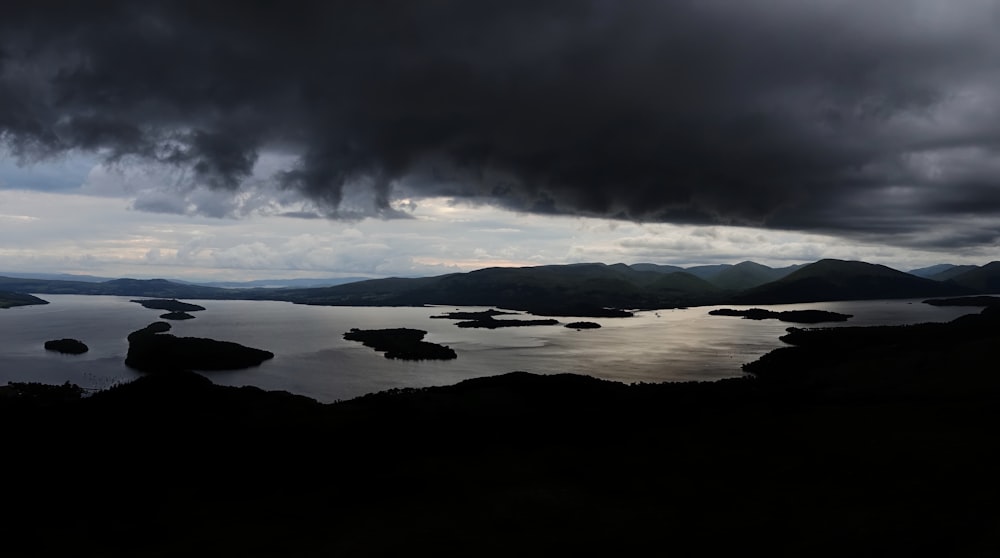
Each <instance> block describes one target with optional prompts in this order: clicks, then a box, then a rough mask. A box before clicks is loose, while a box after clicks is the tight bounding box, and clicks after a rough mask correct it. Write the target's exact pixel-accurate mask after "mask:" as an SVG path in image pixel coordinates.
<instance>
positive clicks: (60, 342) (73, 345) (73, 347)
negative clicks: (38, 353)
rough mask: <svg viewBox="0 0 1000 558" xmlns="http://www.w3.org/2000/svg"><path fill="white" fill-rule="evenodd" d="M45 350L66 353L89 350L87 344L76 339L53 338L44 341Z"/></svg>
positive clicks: (80, 353)
mask: <svg viewBox="0 0 1000 558" xmlns="http://www.w3.org/2000/svg"><path fill="white" fill-rule="evenodd" d="M45 350H47V351H56V352H58V353H65V354H68V355H82V354H83V353H85V352H87V351H89V350H90V347H87V344H86V343H84V342H83V341H80V340H78V339H53V340H52V341H46V342H45Z"/></svg>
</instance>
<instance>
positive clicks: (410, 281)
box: [0, 260, 1000, 316]
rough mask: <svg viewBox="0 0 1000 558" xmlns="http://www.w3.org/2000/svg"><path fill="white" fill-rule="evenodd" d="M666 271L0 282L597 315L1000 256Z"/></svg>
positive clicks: (908, 288) (864, 286) (914, 294)
mask: <svg viewBox="0 0 1000 558" xmlns="http://www.w3.org/2000/svg"><path fill="white" fill-rule="evenodd" d="M958 267H961V266H955V268H948V269H946V270H945V271H944V272H950V271H953V270H954V269H957V268H958ZM675 269H677V270H680V269H682V268H678V267H675V266H660V265H657V264H634V265H631V266H630V265H626V264H623V263H618V264H611V265H608V264H603V263H579V264H569V265H545V266H536V267H519V268H511V267H493V268H486V269H480V270H476V271H471V272H468V273H451V274H447V275H439V276H436V277H418V278H399V277H392V278H386V279H368V280H361V281H354V282H350V283H345V284H341V285H334V286H328V287H307V288H222V287H216V286H204V285H195V284H190V283H178V282H175V281H167V280H164V279H113V280H109V281H103V282H89V281H63V280H45V279H26V278H14V277H0V290H4V291H11V292H21V293H38V294H85V295H118V296H135V297H150V298H163V299H220V300H234V299H241V300H283V301H289V302H294V303H299V304H314V305H327V306H420V305H454V306H499V307H503V308H508V309H512V310H523V311H528V312H532V313H536V314H541V315H551V316H601V315H607V314H606V310H605V309H607V308H612V309H624V310H628V309H654V308H674V307H679V306H703V305H709V304H722V303H732V304H741V303H742V304H775V303H791V302H817V301H824V300H851V299H880V298H931V297H946V296H961V295H968V294H981V293H987V292H1000V262H993V263H991V264H988V265H986V266H983V267H982V268H974V269H972V270H969V271H967V272H966V273H962V274H960V275H959V276H957V277H955V278H954V279H953V280H949V281H935V280H932V279H927V278H922V277H917V276H915V275H911V274H909V273H903V272H901V271H896V270H894V269H890V268H888V267H885V266H881V265H873V264H869V263H865V262H849V261H841V260H821V261H819V262H816V263H813V264H809V265H804V266H789V267H784V268H770V267H768V266H765V265H761V264H758V263H754V262H749V261H747V262H741V263H739V264H736V265H717V266H696V267H693V268H690V269H688V270H684V271H674V270H675ZM698 274H701V275H704V276H708V277H709V279H707V280H706V279H704V278H701V277H698ZM246 284H249V283H246Z"/></svg>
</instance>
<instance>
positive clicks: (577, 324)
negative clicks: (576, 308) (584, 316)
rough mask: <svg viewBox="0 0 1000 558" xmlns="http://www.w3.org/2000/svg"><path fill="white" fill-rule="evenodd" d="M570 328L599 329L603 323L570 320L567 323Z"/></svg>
mask: <svg viewBox="0 0 1000 558" xmlns="http://www.w3.org/2000/svg"><path fill="white" fill-rule="evenodd" d="M566 327H568V328H570V329H599V328H600V327H601V324H599V323H596V322H570V323H568V324H566Z"/></svg>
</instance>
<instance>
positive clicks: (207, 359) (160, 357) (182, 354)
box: [125, 322, 274, 372]
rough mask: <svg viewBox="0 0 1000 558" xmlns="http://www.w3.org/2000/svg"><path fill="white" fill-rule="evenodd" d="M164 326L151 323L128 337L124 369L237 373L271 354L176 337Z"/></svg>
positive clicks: (217, 342)
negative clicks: (233, 371)
mask: <svg viewBox="0 0 1000 558" xmlns="http://www.w3.org/2000/svg"><path fill="white" fill-rule="evenodd" d="M167 331H170V324H168V323H167V322H154V323H152V324H150V325H148V326H146V327H144V328H142V329H140V330H137V331H133V332H132V333H130V334H129V336H128V354H127V355H126V357H125V365H126V366H128V367H129V368H134V369H136V370H140V371H142V372H163V371H172V370H202V371H208V370H239V369H242V368H250V367H251V366H259V365H260V364H261V363H262V362H264V361H265V360H269V359H272V358H274V353H272V352H270V351H264V350H261V349H255V348H253V347H246V346H244V345H240V344H239V343H233V342H231V341H216V340H214V339H203V338H200V337H176V336H174V335H170V334H167V333H165V332H167Z"/></svg>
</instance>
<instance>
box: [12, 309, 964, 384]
mask: <svg viewBox="0 0 1000 558" xmlns="http://www.w3.org/2000/svg"><path fill="white" fill-rule="evenodd" d="M42 298H44V299H46V300H48V301H49V302H50V304H47V305H44V306H25V307H18V308H10V309H6V310H0V385H3V384H6V382H8V381H37V382H44V383H58V384H61V383H63V382H65V381H69V382H72V383H75V384H78V385H80V386H83V387H85V388H89V389H103V388H106V387H109V386H111V385H114V384H115V383H118V382H124V381H129V380H132V379H134V378H137V377H138V376H139V375H140V373H139V372H136V371H133V370H131V369H129V368H128V367H126V366H125V364H124V360H125V354H126V352H127V351H128V342H127V341H126V339H125V338H126V336H127V335H128V334H129V333H130V332H132V331H134V330H137V329H140V328H142V327H145V326H146V325H148V324H150V323H151V322H154V321H158V320H159V318H158V316H159V315H160V314H162V313H163V312H162V311H159V310H149V309H146V308H143V307H142V306H140V305H138V304H136V303H134V302H130V301H129V300H130V297H117V296H82V295H42ZM194 302H196V303H197V304H200V305H202V306H204V307H205V308H206V310H205V311H203V312H197V313H195V315H196V316H197V318H196V319H194V320H186V321H182V322H171V325H172V326H173V329H172V331H171V333H173V334H175V335H178V336H182V337H209V338H212V339H218V340H222V341H235V342H237V343H241V344H243V345H247V346H251V347H257V348H261V349H266V350H269V351H271V352H273V353H275V357H274V359H272V360H270V361H267V362H265V363H264V364H262V365H261V366H259V367H256V368H250V369H247V370H239V371H226V372H205V373H204V374H205V375H206V376H208V377H210V378H211V379H212V380H213V381H215V382H216V383H218V384H224V385H234V386H238V385H253V386H258V387H261V388H264V389H270V390H285V391H289V392H292V393H298V394H302V395H307V396H309V397H313V398H315V399H318V400H320V401H326V402H329V401H335V400H338V399H348V398H352V397H356V396H359V395H363V394H365V393H370V392H375V391H381V390H385V389H389V388H398V387H425V386H434V385H446V384H454V383H457V382H459V381H461V380H465V379H468V378H476V377H481V376H492V375H497V374H503V373H506V372H511V371H515V370H522V371H527V372H535V373H539V374H555V373H561V372H572V373H579V374H588V375H591V376H596V377H598V378H605V379H609V380H617V381H622V382H627V383H631V382H639V381H642V382H662V381H683V380H714V379H719V378H725V377H732V376H738V375H740V374H741V370H740V365H742V364H743V363H746V362H750V361H753V360H756V359H757V358H759V357H760V356H761V355H763V354H764V353H767V352H768V351H770V350H772V349H774V348H777V347H780V346H782V343H781V341H779V340H778V337H779V336H781V335H782V334H783V333H784V331H785V329H786V328H787V327H789V326H793V325H796V324H788V323H785V322H779V321H777V320H764V321H754V320H745V319H741V318H735V317H727V316H710V315H708V311H709V310H712V309H713V308H720V307H719V306H706V307H697V308H687V309H678V310H660V311H656V312H654V311H648V312H640V313H638V314H637V315H636V316H635V317H632V318H597V319H594V318H579V319H583V320H587V321H594V322H597V323H600V324H601V325H602V326H603V327H602V328H601V329H594V330H583V331H576V330H571V329H567V328H565V327H563V326H561V325H560V326H535V327H521V328H507V329H495V330H487V329H460V328H458V327H456V326H455V323H456V322H455V321H453V320H443V319H431V316H434V315H439V314H442V313H444V312H447V311H453V310H458V308H454V307H442V308H357V307H331V306H303V305H295V304H291V303H286V302H260V301H228V300H227V301H223V300H206V301H200V300H199V301H194ZM726 307H728V308H748V307H746V306H733V305H729V306H726ZM764 308H770V309H774V310H794V309H805V308H814V309H819V310H831V311H834V312H843V313H847V314H853V315H854V318H852V319H851V320H849V321H848V322H846V323H842V324H823V326H824V327H840V326H844V325H899V324H909V323H920V322H932V321H933V322H944V321H949V320H951V319H954V318H956V317H958V316H961V315H963V314H968V313H971V312H978V311H979V309H978V308H940V307H934V306H930V305H927V304H921V303H920V301H919V300H880V301H849V302H824V303H813V304H788V305H775V306H764ZM483 309H485V308H469V307H463V308H461V310H483ZM558 319H559V321H560V322H562V323H569V322H571V321H577V320H578V319H575V318H558ZM353 327H357V328H362V329H377V328H390V327H410V328H416V329H422V330H425V331H428V332H429V334H428V335H427V337H426V338H425V340H427V341H431V342H434V343H440V344H443V345H448V346H450V347H451V348H453V349H455V351H456V352H457V353H458V358H457V359H455V360H451V361H423V362H408V361H398V360H390V359H386V358H384V357H383V356H382V354H381V353H377V352H375V351H374V350H372V349H370V348H368V347H365V346H363V345H361V344H360V343H357V342H353V341H345V340H344V339H343V334H344V333H345V332H346V331H348V330H350V329H351V328H353ZM799 327H808V326H799ZM64 337H71V338H75V339H79V340H81V341H83V342H84V343H86V344H87V345H88V346H89V347H90V351H89V352H87V353H85V354H83V355H77V356H73V355H62V354H58V353H54V352H51V351H46V350H45V349H44V348H43V344H44V342H45V341H47V340H50V339H60V338H64Z"/></svg>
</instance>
